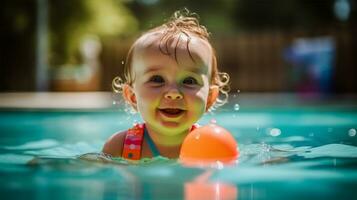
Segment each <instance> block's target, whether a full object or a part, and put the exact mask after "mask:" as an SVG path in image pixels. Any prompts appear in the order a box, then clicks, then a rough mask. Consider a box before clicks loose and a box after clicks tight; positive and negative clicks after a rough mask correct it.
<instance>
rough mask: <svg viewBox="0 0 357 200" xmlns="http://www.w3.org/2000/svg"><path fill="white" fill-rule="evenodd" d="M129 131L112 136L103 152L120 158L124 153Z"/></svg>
mask: <svg viewBox="0 0 357 200" xmlns="http://www.w3.org/2000/svg"><path fill="white" fill-rule="evenodd" d="M126 132H127V131H122V132H119V133H115V134H114V135H112V136H111V137H110V138H109V139H108V140H107V141H106V142H105V144H104V146H103V149H102V152H103V153H106V154H109V155H111V156H113V157H120V156H121V154H122V151H123V142H124V139H125V136H126Z"/></svg>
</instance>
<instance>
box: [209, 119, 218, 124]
mask: <svg viewBox="0 0 357 200" xmlns="http://www.w3.org/2000/svg"><path fill="white" fill-rule="evenodd" d="M209 123H211V124H216V123H217V120H216V119H211V120H210V121H209Z"/></svg>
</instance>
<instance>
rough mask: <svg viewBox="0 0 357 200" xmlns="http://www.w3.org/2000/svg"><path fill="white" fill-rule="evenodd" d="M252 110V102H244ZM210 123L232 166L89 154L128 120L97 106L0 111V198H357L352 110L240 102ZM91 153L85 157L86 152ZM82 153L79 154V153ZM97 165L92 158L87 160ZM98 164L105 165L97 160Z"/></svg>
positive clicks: (356, 113) (356, 124) (355, 113)
mask: <svg viewBox="0 0 357 200" xmlns="http://www.w3.org/2000/svg"><path fill="white" fill-rule="evenodd" d="M253 104H254V103H253ZM239 106H240V107H239V109H238V106H237V105H235V103H234V102H233V103H232V104H230V105H227V106H225V107H224V108H222V109H221V110H219V111H217V112H215V113H214V114H207V115H205V116H204V117H203V119H202V120H201V121H200V123H201V124H206V123H209V122H210V121H211V122H212V121H216V123H217V124H219V125H221V126H223V127H225V128H226V129H228V130H229V131H231V133H232V134H233V135H234V137H235V138H236V139H237V140H238V142H239V148H240V153H241V156H240V158H239V160H238V162H237V163H236V164H235V165H232V166H222V165H220V164H219V163H218V164H217V165H216V166H212V167H207V168H193V167H186V166H182V165H181V164H180V163H178V162H177V161H174V160H167V159H165V158H157V159H154V160H153V161H150V160H146V161H145V162H143V163H142V164H140V165H127V164H125V163H123V162H121V161H120V160H119V161H118V160H115V161H111V160H107V158H101V157H100V156H98V155H97V154H95V153H96V152H97V153H98V152H99V151H100V149H101V147H102V145H103V143H104V141H105V139H106V138H108V137H109V136H110V135H111V134H112V133H114V132H116V131H118V130H122V129H126V128H128V127H130V126H131V124H132V123H133V122H134V121H139V120H140V119H139V118H138V116H135V115H134V116H133V115H130V114H127V113H126V112H124V111H120V110H119V111H118V110H117V109H116V108H115V107H112V108H107V109H91V110H88V109H77V110H73V109H1V112H0V194H1V196H2V197H1V198H3V199H10V198H11V199H303V198H306V199H337V198H338V199H352V198H353V197H356V196H357V192H356V191H355V187H356V185H357V170H356V168H357V139H356V138H357V136H356V129H357V107H356V106H355V105H344V106H329V105H320V104H315V105H313V106H311V105H310V106H305V105H300V104H296V103H292V104H289V105H288V106H287V105H285V106H276V105H275V106H259V107H255V106H245V105H244V104H242V103H241V104H239ZM86 153H92V154H86ZM81 155H82V156H81ZM96 159H97V160H100V159H102V161H101V162H98V161H96ZM103 160H104V161H106V162H103Z"/></svg>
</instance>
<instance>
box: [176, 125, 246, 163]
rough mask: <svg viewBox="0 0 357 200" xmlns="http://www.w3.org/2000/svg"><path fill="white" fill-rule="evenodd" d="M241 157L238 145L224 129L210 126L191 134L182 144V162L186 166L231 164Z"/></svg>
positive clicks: (200, 128)
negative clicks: (213, 163)
mask: <svg viewBox="0 0 357 200" xmlns="http://www.w3.org/2000/svg"><path fill="white" fill-rule="evenodd" d="M238 156H239V151H238V145H237V142H236V140H235V139H234V138H233V136H232V135H231V134H230V133H229V132H228V131H227V130H226V129H224V128H222V127H220V126H218V125H216V124H209V125H206V126H202V127H199V128H197V129H195V130H193V131H192V132H191V133H189V134H188V135H187V136H186V138H185V140H184V141H183V143H182V146H181V151H180V160H181V161H182V162H183V163H184V164H194V163H211V162H216V161H220V162H223V163H229V162H232V161H235V160H236V159H237V158H238Z"/></svg>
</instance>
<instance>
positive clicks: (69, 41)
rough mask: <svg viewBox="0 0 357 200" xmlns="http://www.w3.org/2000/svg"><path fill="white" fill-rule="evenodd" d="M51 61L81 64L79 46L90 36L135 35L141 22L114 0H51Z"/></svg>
mask: <svg viewBox="0 0 357 200" xmlns="http://www.w3.org/2000/svg"><path fill="white" fill-rule="evenodd" d="M49 11H50V12H49V16H50V17H49V23H50V63H51V65H54V66H56V65H62V64H76V63H78V58H77V57H78V56H77V54H78V48H79V45H80V42H81V40H82V39H83V38H84V37H86V36H87V35H97V36H100V37H119V36H126V35H130V34H133V33H134V32H136V31H137V29H138V22H137V20H136V18H135V17H134V16H133V15H132V14H131V12H130V11H129V10H128V9H127V8H126V7H125V6H123V5H122V3H121V2H120V1H115V0H100V1H98V0H76V1H72V0H63V1H58V0H50V1H49Z"/></svg>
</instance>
